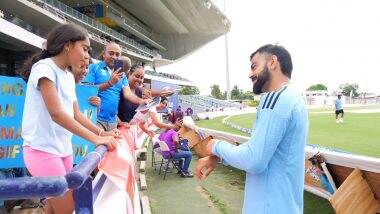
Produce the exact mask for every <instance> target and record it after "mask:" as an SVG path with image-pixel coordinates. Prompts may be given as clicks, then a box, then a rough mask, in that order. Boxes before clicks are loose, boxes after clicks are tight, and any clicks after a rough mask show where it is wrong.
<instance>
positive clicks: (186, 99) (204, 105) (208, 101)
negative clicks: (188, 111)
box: [179, 95, 243, 113]
mask: <svg viewBox="0 0 380 214" xmlns="http://www.w3.org/2000/svg"><path fill="white" fill-rule="evenodd" d="M179 100H180V103H181V104H180V105H181V106H183V107H185V106H190V107H191V108H193V109H194V111H195V112H197V113H200V112H205V111H221V110H225V109H231V108H232V109H233V108H242V107H243V105H241V104H239V103H231V102H228V101H225V100H219V99H216V98H213V97H207V96H200V95H180V96H179ZM184 109H185V108H184Z"/></svg>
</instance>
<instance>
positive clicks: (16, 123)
mask: <svg viewBox="0 0 380 214" xmlns="http://www.w3.org/2000/svg"><path fill="white" fill-rule="evenodd" d="M25 93H26V83H25V81H24V80H23V79H21V78H16V77H7V76H0V169H2V168H14V167H25V165H24V160H23V157H22V143H23V140H22V138H21V124H22V114H23V109H24V101H25ZM76 93H77V100H78V104H79V108H80V110H81V112H82V113H84V115H85V116H86V117H87V118H89V119H91V120H92V121H93V122H94V123H95V122H96V118H97V109H96V107H95V106H92V105H91V104H90V103H89V102H88V98H89V97H91V96H97V93H98V88H97V87H95V86H88V85H77V88H76ZM72 142H73V152H74V154H73V155H74V163H80V162H81V160H82V159H83V157H84V156H85V155H86V154H88V153H89V152H91V151H93V150H94V145H93V144H92V143H90V142H88V141H86V140H84V139H83V138H80V137H78V136H75V135H74V136H73V139H72Z"/></svg>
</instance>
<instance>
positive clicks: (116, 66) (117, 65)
mask: <svg viewBox="0 0 380 214" xmlns="http://www.w3.org/2000/svg"><path fill="white" fill-rule="evenodd" d="M119 69H120V70H119ZM113 70H114V71H118V70H119V71H118V72H119V73H120V72H124V69H123V60H120V59H117V60H115V62H114V63H113Z"/></svg>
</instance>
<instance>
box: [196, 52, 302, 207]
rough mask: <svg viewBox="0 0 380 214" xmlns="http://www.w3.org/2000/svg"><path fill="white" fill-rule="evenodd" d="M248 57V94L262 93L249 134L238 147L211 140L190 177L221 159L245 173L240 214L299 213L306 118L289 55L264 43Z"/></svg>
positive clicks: (205, 172)
mask: <svg viewBox="0 0 380 214" xmlns="http://www.w3.org/2000/svg"><path fill="white" fill-rule="evenodd" d="M250 60H251V73H250V78H251V79H252V82H253V92H254V93H255V94H262V96H261V98H260V104H259V106H258V108H257V114H256V115H257V116H256V123H255V125H254V127H253V130H254V131H253V132H252V137H251V139H250V140H249V141H248V142H246V143H244V144H242V145H240V146H235V145H232V144H230V143H227V142H224V141H219V140H213V141H211V142H210V143H209V144H208V146H207V153H208V154H209V155H210V156H208V157H205V158H201V159H199V160H198V162H197V165H196V169H195V172H196V175H197V177H198V178H200V179H204V178H206V177H207V176H208V175H209V174H210V173H211V171H212V170H213V169H214V168H215V167H216V166H217V164H218V163H219V162H220V161H222V162H223V163H225V164H228V165H231V166H233V167H236V168H238V169H241V170H244V171H246V173H247V174H246V184H245V192H244V205H243V210H242V212H243V213H260V214H262V213H292V214H296V213H303V185H304V163H305V153H304V150H305V144H306V139H307V132H308V117H307V111H306V107H305V105H304V102H303V99H302V97H301V96H300V95H299V94H298V93H297V92H296V90H295V89H294V88H293V86H292V85H290V84H289V81H290V78H291V73H292V68H293V65H292V61H291V56H290V54H289V52H288V51H287V50H286V49H285V48H283V47H281V46H278V45H265V46H263V47H261V48H259V49H258V50H257V51H255V52H254V53H253V54H252V55H251V57H250Z"/></svg>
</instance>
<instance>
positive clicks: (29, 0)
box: [0, 0, 231, 67]
mask: <svg viewBox="0 0 380 214" xmlns="http://www.w3.org/2000/svg"><path fill="white" fill-rule="evenodd" d="M95 5H100V6H102V7H103V10H104V11H103V13H104V17H103V18H98V17H91V15H87V14H84V13H81V12H80V11H78V8H79V7H82V6H83V7H91V6H95ZM0 9H1V10H6V11H8V12H10V13H12V14H14V15H16V16H17V17H18V18H20V19H22V20H24V21H27V22H28V24H30V25H32V26H37V27H38V28H39V32H40V35H39V36H42V37H43V36H45V35H46V33H47V32H48V31H49V30H50V29H51V28H52V27H53V26H55V25H57V24H58V23H65V22H75V23H78V24H80V25H83V26H84V27H86V28H87V29H88V30H89V32H90V35H91V38H92V41H91V46H93V49H94V51H95V53H100V51H101V50H102V47H104V44H105V43H106V42H107V39H111V40H116V41H117V42H119V43H120V44H121V45H122V48H123V52H124V54H127V55H128V56H130V57H132V58H133V59H136V60H139V61H144V62H146V63H149V64H151V65H152V66H153V67H159V66H164V65H167V64H170V63H173V62H175V61H176V60H179V59H181V58H183V57H185V56H187V55H189V54H191V53H193V52H194V51H196V50H197V49H199V48H201V47H202V46H204V45H205V44H207V43H208V42H210V41H212V40H214V39H215V38H217V37H219V36H221V35H223V34H225V33H227V32H228V31H229V29H230V25H231V23H230V21H229V20H228V19H227V18H226V16H225V15H224V14H223V13H222V12H221V11H220V10H219V9H218V8H217V7H216V6H215V5H214V4H213V3H212V2H211V1H209V0H82V1H79V0H60V1H58V0H1V1H0ZM104 20H106V21H104ZM107 20H108V21H107ZM109 22H112V23H114V25H113V26H112V25H110V24H108V23H109ZM115 23H116V24H115ZM105 39H106V40H105Z"/></svg>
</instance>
